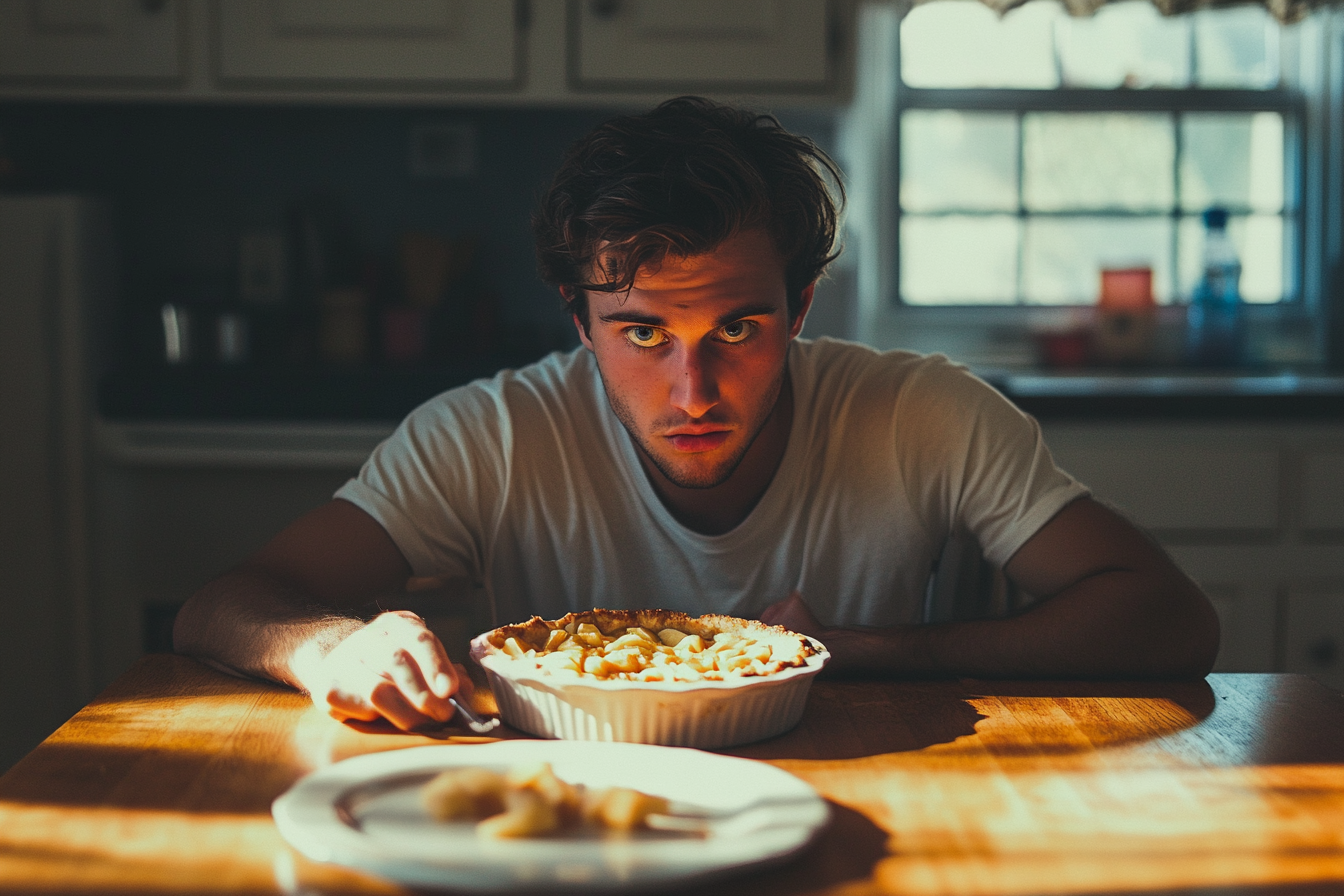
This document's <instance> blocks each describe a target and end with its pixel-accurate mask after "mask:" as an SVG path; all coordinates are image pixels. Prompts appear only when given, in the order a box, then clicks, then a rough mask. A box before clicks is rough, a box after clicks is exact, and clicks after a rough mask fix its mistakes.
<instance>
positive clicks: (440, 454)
mask: <svg viewBox="0 0 1344 896" xmlns="http://www.w3.org/2000/svg"><path fill="white" fill-rule="evenodd" d="M511 434H512V431H511V427H510V424H509V417H508V415H507V413H506V412H505V411H504V408H503V404H502V402H501V401H500V400H499V383H498V381H482V382H478V383H472V384H470V385H467V386H463V387H461V388H459V389H453V390H450V391H449V392H445V393H444V394H442V395H440V396H438V397H436V398H434V399H431V400H430V401H429V402H427V403H425V404H424V405H422V406H420V407H419V408H417V409H416V410H415V411H413V412H411V414H410V416H408V417H407V418H406V419H405V420H404V421H403V422H402V424H401V425H400V426H399V427H397V430H396V432H394V433H393V434H392V436H390V437H389V438H388V439H387V440H386V441H385V442H383V443H382V444H381V445H379V446H378V447H377V448H376V449H374V452H373V454H372V455H371V456H370V457H369V459H368V461H366V462H365V464H364V466H363V468H362V469H361V470H360V472H359V475H358V476H357V477H356V478H354V479H351V480H350V481H349V482H347V483H346V484H345V485H343V486H342V487H341V488H340V489H339V490H338V491H337V492H336V494H335V497H337V498H340V499H343V500H346V501H349V502H351V503H352V504H354V505H355V506H357V507H359V508H360V509H362V510H363V511H364V512H366V513H368V514H369V515H370V516H372V517H373V518H374V519H375V520H377V521H378V523H379V524H380V525H381V526H382V527H383V528H384V529H386V530H387V533H388V535H389V536H391V538H392V541H393V542H394V543H395V544H396V545H397V548H398V549H399V550H400V551H401V553H402V555H403V556H404V557H405V558H406V561H407V563H409V564H410V566H411V569H412V571H413V573H414V575H417V576H441V577H445V578H465V579H470V580H472V581H480V580H481V577H482V575H483V570H484V565H485V553H486V549H487V538H488V534H489V533H490V532H492V531H493V529H494V528H495V526H496V524H497V521H498V514H499V510H500V505H501V501H502V495H503V491H504V483H506V482H507V481H508V469H507V467H508V463H509V457H510V456H511V444H510V443H511Z"/></svg>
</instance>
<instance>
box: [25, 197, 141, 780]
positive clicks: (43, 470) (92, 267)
mask: <svg viewBox="0 0 1344 896" xmlns="http://www.w3.org/2000/svg"><path fill="white" fill-rule="evenodd" d="M109 233H110V227H109V225H108V216H107V213H106V209H105V207H104V206H103V205H102V204H101V203H100V202H98V201H96V200H93V199H90V198H87V197H80V196H70V195H58V196H0V719H3V720H4V723H3V724H0V772H3V771H4V770H6V769H8V768H9V767H10V766H11V765H12V764H13V763H14V762H16V761H17V760H18V759H19V758H21V757H22V756H23V755H24V754H25V753H26V752H28V751H29V750H30V749H32V748H33V747H34V746H36V745H37V743H38V742H40V741H41V740H42V739H43V738H44V737H46V735H48V734H50V733H51V732H52V731H53V730H55V729H56V728H57V727H58V726H59V725H60V724H61V723H62V722H64V721H65V720H66V719H67V718H68V717H69V716H70V715H71V714H72V713H73V712H74V711H75V710H76V709H78V708H79V706H80V705H82V704H83V703H84V702H86V701H87V700H88V698H89V697H90V696H91V694H90V691H91V689H92V680H93V679H92V674H91V669H92V660H93V638H92V633H91V619H92V618H93V613H92V607H91V602H92V598H91V593H92V570H91V560H90V557H91V551H90V522H89V516H90V512H89V507H90V500H89V496H90V483H89V475H90V473H89V471H90V456H91V452H90V450H89V431H90V421H91V417H92V406H93V370H92V367H93V365H94V364H95V363H96V362H95V358H96V350H95V346H96V344H97V342H98V339H96V338H95V336H96V335H97V328H99V327H100V326H101V323H100V321H99V314H100V313H104V312H105V310H106V309H110V308H111V307H112V305H111V302H110V301H109V298H110V297H111V295H112V292H113V290H114V289H115V285H114V282H113V280H114V273H113V271H114V266H113V264H112V258H113V253H112V251H111V241H110V239H109Z"/></svg>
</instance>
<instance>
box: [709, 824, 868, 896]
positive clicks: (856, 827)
mask: <svg viewBox="0 0 1344 896" xmlns="http://www.w3.org/2000/svg"><path fill="white" fill-rule="evenodd" d="M828 805H829V806H830V809H831V821H830V823H829V824H828V825H827V826H826V828H825V829H824V830H823V831H822V832H821V834H820V835H819V836H818V837H817V839H816V841H815V842H814V843H813V844H812V845H811V846H809V847H808V848H807V849H805V850H803V851H802V852H801V853H799V854H798V855H797V856H795V857H794V858H793V859H791V860H790V861H788V862H787V863H785V864H783V865H780V866H778V867H776V868H768V869H765V870H763V871H756V872H754V873H751V872H749V873H747V874H744V875H741V876H738V877H732V878H725V879H723V880H722V881H715V882H713V883H707V884H698V885H696V886H695V887H693V888H691V889H690V890H687V891H683V892H694V893H696V894H697V896H702V894H703V896H718V894H732V896H753V894H758V893H760V894H765V893H769V894H772V896H774V894H779V893H814V892H820V891H822V890H826V889H829V888H831V887H838V886H840V885H841V884H844V883H847V882H849V881H855V880H867V879H868V878H869V877H870V876H871V875H872V869H873V866H875V865H876V864H877V863H878V862H879V861H881V860H882V858H883V857H884V856H885V855H886V854H887V833H886V832H885V831H883V830H882V829H881V828H879V827H878V826H877V825H875V824H873V823H872V821H870V820H869V819H868V817H867V816H866V815H863V814H862V813H860V812H856V811H854V810H853V809H850V808H847V807H845V806H841V805H839V804H838V803H834V802H830V801H828Z"/></svg>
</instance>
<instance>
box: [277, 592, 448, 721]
mask: <svg viewBox="0 0 1344 896" xmlns="http://www.w3.org/2000/svg"><path fill="white" fill-rule="evenodd" d="M305 653H306V654H307V655H296V656H295V662H294V671H295V673H296V675H297V677H298V678H299V681H300V683H301V684H302V685H303V687H304V689H305V690H306V691H307V692H308V694H309V696H310V697H311V698H312V700H313V703H315V704H316V705H317V706H319V707H321V708H323V709H326V710H327V711H328V712H329V713H330V714H331V715H332V717H333V718H336V719H339V720H341V721H344V720H346V719H358V720H360V721H365V722H371V721H374V720H376V719H378V718H385V719H387V720H388V721H389V722H391V723H392V724H393V725H396V726H397V727H398V728H400V729H402V730H403V731H413V730H415V729H417V728H421V727H424V726H426V725H433V724H436V723H443V722H446V721H448V719H449V718H450V717H451V716H452V714H453V707H452V704H450V703H449V702H448V698H449V697H451V696H452V695H453V694H455V693H457V692H458V691H459V690H463V691H465V692H468V693H469V691H470V688H471V682H470V680H469V679H468V678H467V677H466V676H465V675H463V674H462V673H461V672H460V671H459V669H458V667H456V666H454V664H453V663H452V662H451V661H450V660H449V659H448V653H447V651H445V650H444V649H443V644H442V643H440V641H439V639H438V638H437V637H435V636H434V633H433V632H431V631H430V630H429V629H428V628H426V627H425V623H424V621H423V620H422V619H421V618H420V617H419V616H417V615H415V614H414V613H411V612H407V611H403V610H397V611H393V612H389V613H383V614H381V615H379V616H377V617H375V618H374V619H373V620H372V621H371V622H369V623H368V624H366V625H363V626H360V627H359V628H356V629H355V630H354V631H352V632H350V634H348V635H346V636H345V638H344V639H343V640H341V641H340V643H338V644H337V645H336V646H335V647H334V648H332V649H331V650H330V651H328V652H327V653H326V655H325V656H318V655H316V654H315V652H307V651H304V650H302V649H301V650H300V654H305Z"/></svg>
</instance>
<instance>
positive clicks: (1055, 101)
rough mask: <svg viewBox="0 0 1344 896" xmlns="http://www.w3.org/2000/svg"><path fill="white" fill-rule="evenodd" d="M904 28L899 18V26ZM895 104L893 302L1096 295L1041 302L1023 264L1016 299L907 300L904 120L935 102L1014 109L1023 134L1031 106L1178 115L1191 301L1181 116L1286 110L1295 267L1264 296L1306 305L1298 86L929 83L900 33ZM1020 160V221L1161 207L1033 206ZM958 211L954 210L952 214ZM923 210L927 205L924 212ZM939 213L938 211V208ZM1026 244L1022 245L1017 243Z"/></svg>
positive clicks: (1177, 159) (1178, 296) (1175, 219)
mask: <svg viewBox="0 0 1344 896" xmlns="http://www.w3.org/2000/svg"><path fill="white" fill-rule="evenodd" d="M897 27H898V28H899V25H898V26H897ZM895 77H896V91H895V108H894V111H893V118H892V126H893V135H892V141H893V143H892V145H893V150H894V152H893V171H892V177H893V184H892V189H893V190H894V196H893V202H892V208H893V213H894V220H893V228H892V234H891V238H892V240H893V242H894V246H893V248H892V256H891V257H892V261H893V264H894V266H895V269H894V275H893V281H892V287H893V295H892V299H893V301H894V303H895V304H897V305H898V306H900V307H904V308H916V307H918V308H937V307H942V308H1005V307H1013V308H1025V307H1056V308H1087V307H1092V305H1093V303H1088V302H1079V303H1069V304H1055V305H1050V306H1041V305H1037V304H1035V303H1031V302H1028V301H1025V300H1024V298H1025V297H1024V296H1023V295H1022V293H1021V290H1020V285H1021V284H1020V278H1021V276H1022V272H1021V267H1020V265H1019V270H1018V277H1019V283H1018V284H1017V285H1016V286H1015V287H1014V291H1015V292H1016V293H1017V295H1016V301H1014V302H1012V303H986V302H976V301H958V302H948V303H946V304H936V303H935V304H925V303H911V302H906V301H905V300H904V298H903V297H902V295H901V269H900V265H901V244H900V240H901V236H900V231H901V219H902V217H903V216H904V211H903V209H902V206H901V197H900V190H901V179H902V178H901V175H902V171H901V121H902V116H903V114H904V113H905V112H907V111H910V110H933V111H956V112H998V113H1008V114H1012V115H1015V116H1016V117H1017V120H1018V128H1019V138H1018V139H1019V141H1020V140H1021V127H1022V119H1023V117H1024V116H1025V114H1026V113H1031V112H1064V113H1072V112H1080V113H1081V112H1112V113H1123V112H1135V113H1142V112H1150V113H1151V112H1159V113H1166V114H1170V115H1173V116H1175V117H1176V118H1175V121H1174V124H1175V126H1176V129H1175V134H1174V139H1175V140H1176V146H1177V151H1176V154H1175V156H1174V158H1173V165H1174V172H1173V175H1174V177H1175V178H1176V180H1175V184H1176V187H1177V189H1176V193H1175V196H1174V198H1173V203H1172V207H1171V208H1170V209H1169V210H1167V211H1166V213H1165V214H1166V215H1167V216H1168V217H1169V218H1170V219H1171V220H1172V223H1173V233H1172V241H1173V247H1172V258H1171V260H1172V277H1173V282H1172V297H1171V304H1172V305H1180V304H1184V303H1186V302H1188V301H1189V296H1188V295H1184V294H1182V293H1181V291H1180V284H1179V276H1180V270H1181V264H1180V255H1179V250H1178V249H1177V248H1176V245H1178V244H1179V241H1180V234H1179V225H1180V222H1181V219H1182V218H1184V217H1188V215H1189V213H1188V212H1187V213H1184V214H1183V213H1182V211H1181V208H1180V196H1179V194H1180V190H1179V183H1180V181H1179V178H1180V165H1181V145H1180V139H1181V138H1180V127H1179V116H1180V115H1182V114H1185V113H1195V114H1198V113H1203V112H1244V113H1252V112H1274V113H1278V114H1279V115H1281V116H1282V117H1283V122H1284V142H1285V147H1284V159H1285V162H1288V163H1289V167H1288V170H1287V171H1285V183H1284V207H1283V210H1282V211H1281V212H1280V213H1279V214H1280V215H1281V216H1282V217H1283V218H1284V220H1285V221H1290V222H1291V226H1292V228H1293V234H1294V236H1293V239H1292V245H1291V251H1290V252H1285V254H1284V259H1285V261H1286V262H1287V263H1289V264H1290V265H1291V270H1290V271H1288V272H1285V273H1286V276H1285V290H1284V295H1283V298H1282V299H1280V300H1279V301H1277V302H1270V303H1265V304H1266V305H1267V306H1272V307H1279V308H1301V307H1302V304H1303V289H1302V285H1303V276H1302V271H1303V267H1304V265H1305V261H1306V252H1305V250H1304V245H1303V244H1304V242H1305V234H1306V229H1305V227H1306V221H1305V219H1304V216H1305V213H1306V207H1307V202H1306V196H1305V188H1306V184H1305V178H1304V177H1303V172H1304V170H1305V167H1306V164H1307V153H1306V140H1305V139H1304V137H1303V131H1304V129H1305V123H1306V113H1307V99H1306V96H1305V95H1304V94H1303V93H1302V91H1300V90H1296V89H1294V88H1291V87H1283V86H1280V87H1277V88H1273V89H1270V90H1255V89H1233V88H1179V89H1134V88H1125V87H1118V88H1078V87H1058V88H1044V89H1032V88H961V87H956V88H930V87H910V86H908V85H906V84H905V82H904V80H903V79H902V78H901V65H900V41H899V39H898V40H897V42H896V59H895ZM1021 164H1022V162H1021V159H1020V158H1019V160H1018V165H1019V183H1018V185H1017V190H1018V197H1019V202H1018V207H1017V209H1016V210H1015V211H1014V212H1012V213H1011V214H1014V215H1015V216H1016V217H1017V219H1018V221H1019V222H1023V223H1024V222H1026V221H1028V220H1030V219H1032V218H1037V219H1040V218H1050V217H1060V216H1082V217H1090V218H1132V217H1149V218H1151V217H1154V216H1156V215H1158V214H1160V213H1156V212H1142V213H1138V212H1128V211H1123V210H1115V211H1099V210H1087V211H1077V212H1075V211H1066V212H1032V211H1028V210H1027V209H1026V208H1025V207H1024V205H1023V204H1022V202H1021V201H1020V199H1021V193H1022V185H1021V183H1020V166H1021ZM1230 211H1231V212H1232V214H1233V215H1237V214H1244V213H1246V212H1247V211H1249V210H1248V209H1239V208H1234V209H1230ZM952 213H953V212H948V214H952ZM919 214H920V215H921V216H923V215H925V214H926V213H923V212H921V213H919ZM936 214H938V213H932V215H930V216H933V215H936ZM955 214H958V215H968V216H972V217H975V216H978V215H980V214H985V215H989V214H991V213H989V212H984V213H981V212H976V211H968V210H958V211H956V212H955ZM992 214H994V215H1002V214H1004V212H1001V211H996V212H993V213H992ZM1019 249H1020V246H1019Z"/></svg>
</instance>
